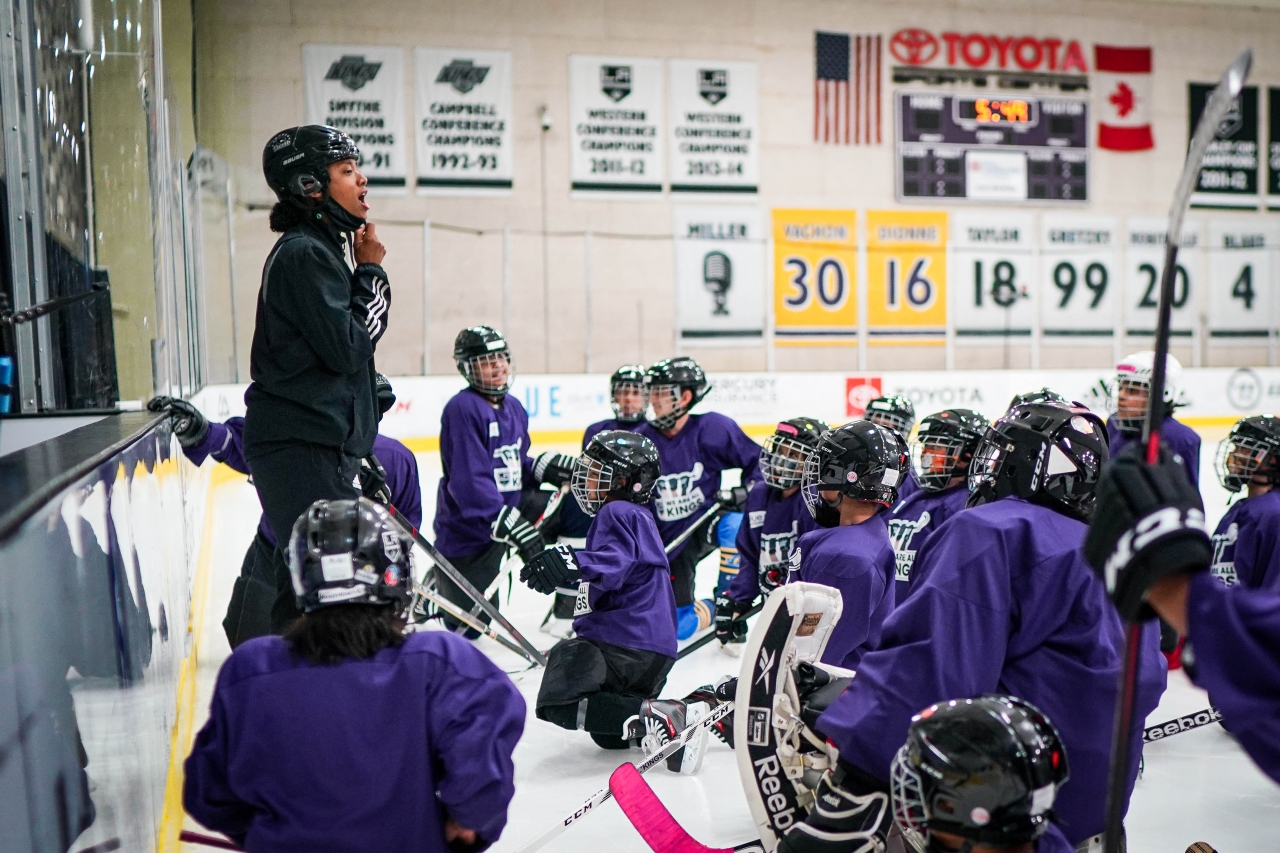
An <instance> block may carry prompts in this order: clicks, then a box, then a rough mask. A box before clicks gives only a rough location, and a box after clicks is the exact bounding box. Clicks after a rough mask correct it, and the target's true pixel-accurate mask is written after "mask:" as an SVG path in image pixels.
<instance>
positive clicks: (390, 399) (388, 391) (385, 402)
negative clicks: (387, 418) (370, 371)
mask: <svg viewBox="0 0 1280 853" xmlns="http://www.w3.org/2000/svg"><path fill="white" fill-rule="evenodd" d="M373 387H374V391H375V392H376V393H377V395H378V414H380V415H385V414H386V413H387V412H389V411H390V410H391V407H392V406H394V405H395V404H396V392H395V391H393V390H392V388H391V380H390V379H388V378H387V377H385V376H383V375H382V374H381V373H379V374H377V379H376V381H375V383H374V386H373Z"/></svg>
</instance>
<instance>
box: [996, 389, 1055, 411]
mask: <svg viewBox="0 0 1280 853" xmlns="http://www.w3.org/2000/svg"><path fill="white" fill-rule="evenodd" d="M1068 402H1070V401H1069V400H1068V399H1067V398H1066V397H1064V396H1062V395H1061V394H1059V393H1058V392H1057V391H1054V390H1053V389H1052V388H1048V387H1045V388H1037V389H1036V390H1035V391H1027V392H1025V393H1023V394H1014V395H1013V399H1012V400H1010V401H1009V409H1012V408H1014V407H1015V406H1022V405H1025V404H1027V403H1068ZM1009 409H1006V411H1008V410H1009Z"/></svg>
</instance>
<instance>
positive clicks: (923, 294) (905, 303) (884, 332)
mask: <svg viewBox="0 0 1280 853" xmlns="http://www.w3.org/2000/svg"><path fill="white" fill-rule="evenodd" d="M946 326H947V214H946V213H945V212H941V211H937V212H935V211H900V210H870V211H867V333H868V336H869V337H870V338H871V339H872V340H874V339H875V338H877V337H881V338H885V337H911V338H915V339H919V338H929V337H937V338H938V339H939V340H941V339H942V337H943V336H944V335H945V334H946Z"/></svg>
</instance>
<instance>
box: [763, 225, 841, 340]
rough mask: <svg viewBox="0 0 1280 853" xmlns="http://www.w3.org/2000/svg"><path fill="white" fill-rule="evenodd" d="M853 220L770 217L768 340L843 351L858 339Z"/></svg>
mask: <svg viewBox="0 0 1280 853" xmlns="http://www.w3.org/2000/svg"><path fill="white" fill-rule="evenodd" d="M857 224H858V214H857V211H853V210H783V209H779V210H775V211H773V317H774V321H773V322H774V337H775V339H776V341H777V342H778V343H779V344H780V345H782V346H787V345H803V344H814V343H825V344H830V345H837V346H838V345H848V344H851V343H853V341H854V340H855V339H856V338H857V334H858V288H857V280H856V270H857V259H858V232H857Z"/></svg>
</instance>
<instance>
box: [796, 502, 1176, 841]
mask: <svg viewBox="0 0 1280 853" xmlns="http://www.w3.org/2000/svg"><path fill="white" fill-rule="evenodd" d="M1086 530H1087V528H1086V526H1085V525H1084V524H1083V523H1082V522H1079V521H1076V520H1074V519H1071V518H1068V517H1066V516H1065V515H1062V514H1060V513H1057V512H1055V511H1053V510H1052V509H1049V508H1048V507H1044V506H1039V505H1037V504H1033V503H1029V502H1028V501H1025V500H1022V499H1021V498H1017V497H1006V498H1002V499H1000V500H997V501H993V502H992V503H988V504H985V505H983V506H979V507H974V508H972V509H966V510H965V511H964V512H960V513H956V514H955V515H953V516H952V517H951V518H950V519H949V520H947V521H946V522H944V523H943V525H942V526H941V527H940V528H938V530H937V531H935V532H934V533H933V535H932V536H931V537H930V538H929V546H928V547H927V548H925V549H924V550H923V551H921V552H920V555H919V559H918V560H917V561H916V565H915V566H914V567H913V573H914V577H913V579H912V584H911V595H910V596H908V597H907V600H906V601H905V602H903V604H902V606H901V607H898V608H897V609H896V610H894V611H893V614H892V615H890V617H889V618H888V620H886V622H885V624H884V630H883V633H882V634H881V637H880V645H879V646H878V647H877V648H875V649H874V650H872V651H870V652H867V653H866V654H865V655H863V657H862V663H861V666H860V667H859V668H858V677H857V678H855V679H854V680H853V683H852V684H851V685H850V686H849V689H848V690H846V691H845V692H844V694H843V695H841V696H840V698H839V699H837V700H836V701H835V702H834V703H832V705H831V707H830V708H828V709H827V711H826V712H825V713H824V714H823V715H822V716H821V717H820V718H819V719H818V729H819V730H820V731H821V732H822V734H824V735H825V736H827V737H829V738H831V740H832V741H833V742H834V743H835V745H836V746H837V748H839V750H840V757H841V759H843V760H845V761H849V762H851V763H853V764H855V765H857V766H859V767H861V768H862V769H863V770H866V771H867V772H869V773H871V774H872V775H874V776H876V777H878V778H880V779H883V780H887V779H888V778H889V763H890V761H891V760H892V758H893V755H894V752H895V751H896V750H897V747H898V745H899V744H901V743H902V742H903V741H904V740H905V739H906V734H907V725H908V724H909V723H910V721H911V717H912V715H914V714H917V713H919V712H920V709H921V708H927V707H928V706H929V705H932V704H934V703H935V702H942V701H946V700H949V699H962V698H971V697H976V696H981V695H982V694H984V693H999V694H1003V695H1007V696H1019V697H1021V698H1023V699H1026V700H1027V701H1028V702H1031V703H1032V704H1034V705H1035V706H1036V707H1037V708H1039V709H1040V710H1041V711H1043V712H1044V713H1045V714H1046V715H1047V716H1048V717H1049V719H1051V720H1053V723H1054V725H1055V726H1057V728H1058V731H1059V732H1060V733H1061V734H1062V740H1063V743H1064V744H1065V746H1066V749H1067V755H1068V756H1070V760H1071V782H1070V783H1069V784H1067V785H1066V786H1065V787H1064V788H1063V789H1062V791H1061V792H1060V793H1059V794H1058V799H1057V802H1056V804H1055V806H1054V810H1055V812H1056V813H1057V815H1058V817H1059V819H1060V821H1061V827H1062V830H1063V832H1064V834H1065V835H1066V837H1067V840H1069V841H1070V842H1071V843H1072V844H1079V843H1080V842H1081V841H1083V840H1085V839H1086V838H1089V837H1090V836H1092V835H1097V834H1098V833H1100V832H1102V828H1103V822H1104V814H1105V809H1104V806H1105V801H1106V795H1107V768H1108V763H1109V761H1110V756H1111V723H1112V718H1113V715H1114V713H1115V706H1116V689H1117V685H1118V683H1119V676H1120V663H1121V659H1122V658H1123V652H1124V645H1125V631H1124V626H1123V625H1122V624H1121V622H1120V617H1119V616H1118V615H1117V614H1116V610H1115V608H1114V607H1113V606H1112V604H1111V602H1110V600H1108V598H1107V594H1106V591H1105V590H1104V589H1103V586H1102V582H1101V581H1099V580H1098V578H1097V577H1096V576H1095V575H1094V573H1093V571H1092V570H1091V569H1090V568H1089V565H1088V564H1087V563H1086V562H1085V560H1084V557H1083V555H1082V554H1081V545H1082V543H1083V541H1084V535H1085V531H1086ZM841 621H843V618H842V620H841ZM1159 639H1160V634H1159V630H1158V628H1157V626H1156V624H1155V623H1154V622H1152V623H1150V624H1148V625H1146V626H1144V628H1143V637H1142V648H1141V658H1140V662H1139V680H1138V684H1137V701H1136V707H1135V710H1134V717H1133V719H1134V725H1133V731H1132V733H1131V738H1132V741H1131V743H1132V750H1131V752H1130V765H1129V768H1128V785H1129V791H1131V790H1132V787H1133V780H1134V779H1135V778H1136V777H1137V773H1138V760H1139V758H1140V757H1141V755H1142V739H1141V738H1142V732H1141V729H1142V721H1143V720H1145V719H1146V718H1147V715H1148V714H1149V713H1151V711H1152V710H1153V709H1154V708H1155V707H1156V705H1157V704H1158V703H1159V701H1160V694H1161V693H1163V692H1164V687H1165V660H1164V656H1163V655H1161V654H1160V649H1159ZM1128 793H1129V792H1128V791H1126V795H1125V800H1126V803H1127V802H1128Z"/></svg>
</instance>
